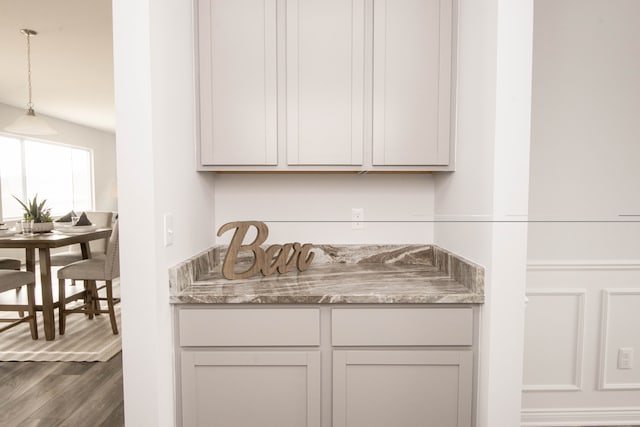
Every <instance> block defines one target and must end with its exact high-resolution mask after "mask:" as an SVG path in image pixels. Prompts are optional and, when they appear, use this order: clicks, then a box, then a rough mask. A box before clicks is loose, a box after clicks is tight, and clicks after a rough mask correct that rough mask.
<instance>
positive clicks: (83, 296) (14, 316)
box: [0, 200, 119, 341]
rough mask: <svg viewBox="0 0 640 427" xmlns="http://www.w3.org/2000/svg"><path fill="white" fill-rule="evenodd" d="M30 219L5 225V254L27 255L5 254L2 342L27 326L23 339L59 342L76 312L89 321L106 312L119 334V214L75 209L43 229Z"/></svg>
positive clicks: (0, 245)
mask: <svg viewBox="0 0 640 427" xmlns="http://www.w3.org/2000/svg"><path fill="white" fill-rule="evenodd" d="M34 201H35V200H34ZM27 202H28V201H27ZM36 204H37V203H36ZM28 206H29V205H27V206H25V208H26V207H28ZM30 221H33V219H31V215H27V214H25V220H17V221H15V223H14V224H0V250H2V249H7V250H10V251H11V253H16V251H20V252H22V253H23V254H24V255H23V258H22V260H21V259H17V257H16V258H12V257H5V256H4V255H0V340H2V335H3V333H4V331H7V330H9V329H12V328H14V327H17V326H19V325H21V324H25V323H26V324H28V325H29V329H28V332H25V333H23V334H22V335H23V336H24V340H28V339H29V338H31V340H42V339H43V338H44V340H45V341H54V340H56V339H57V338H58V339H59V338H61V337H63V336H64V335H65V333H67V332H68V331H67V317H68V316H69V315H76V314H82V315H83V316H77V317H84V319H83V320H87V321H91V320H93V319H95V318H97V317H99V316H101V315H103V314H106V315H107V316H108V318H109V325H110V329H111V333H112V334H113V335H118V334H119V330H118V324H117V318H116V310H115V306H116V304H117V303H118V302H119V298H118V296H117V295H114V280H116V283H117V278H118V277H119V238H118V234H119V233H118V219H117V214H115V213H114V212H99V211H85V212H80V213H78V214H76V213H75V212H73V211H71V212H69V213H68V214H66V215H63V216H60V217H58V218H56V219H53V218H50V220H49V221H45V222H42V223H40V224H48V225H47V226H46V228H45V229H44V230H42V229H36V227H34V225H35V224H33V223H29V222H30ZM5 252H6V251H5ZM2 253H3V252H2V251H0V254H2ZM103 317H104V316H103ZM38 325H41V328H42V329H41V331H39V326H38ZM40 332H43V336H42V334H40ZM29 334H30V337H29Z"/></svg>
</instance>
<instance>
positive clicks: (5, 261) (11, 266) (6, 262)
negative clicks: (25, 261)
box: [0, 258, 20, 270]
mask: <svg viewBox="0 0 640 427" xmlns="http://www.w3.org/2000/svg"><path fill="white" fill-rule="evenodd" d="M0 270H20V260H19V259H13V258H0Z"/></svg>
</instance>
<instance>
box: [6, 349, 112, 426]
mask: <svg viewBox="0 0 640 427" xmlns="http://www.w3.org/2000/svg"><path fill="white" fill-rule="evenodd" d="M0 396H2V399H1V400H0V425H1V426H3V427H10V426H11V427H12V426H20V427H27V426H29V427H32V426H47V427H58V426H69V427H83V426H87V427H88V426H92V427H93V426H105V427H119V426H124V404H123V398H122V353H118V354H117V355H115V356H114V357H113V358H112V359H111V360H109V361H108V362H0Z"/></svg>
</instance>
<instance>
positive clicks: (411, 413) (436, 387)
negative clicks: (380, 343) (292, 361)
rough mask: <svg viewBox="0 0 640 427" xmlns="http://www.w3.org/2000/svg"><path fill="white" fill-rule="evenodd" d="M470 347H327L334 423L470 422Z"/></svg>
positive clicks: (451, 425) (461, 425) (416, 425)
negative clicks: (333, 348)
mask: <svg viewBox="0 0 640 427" xmlns="http://www.w3.org/2000/svg"><path fill="white" fill-rule="evenodd" d="M472 363H473V362H472V353H471V352H470V351H418V350H405V351H401V350H388V351H381V350H371V351H365V350H362V351H358V350H354V351H334V353H333V393H334V395H333V426H334V427H388V426H393V425H401V426H403V427H425V426H433V427H470V426H471V399H472V397H471V387H472Z"/></svg>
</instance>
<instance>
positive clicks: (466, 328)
mask: <svg viewBox="0 0 640 427" xmlns="http://www.w3.org/2000/svg"><path fill="white" fill-rule="evenodd" d="M331 343H332V345H334V346H361V345H379V346H393V345H464V346H468V345H472V344H473V310H472V309H471V308H445V309H439V308H431V309H423V308H379V309H378V308H363V309H359V308H353V309H333V310H332V311H331Z"/></svg>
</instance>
